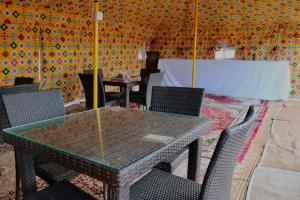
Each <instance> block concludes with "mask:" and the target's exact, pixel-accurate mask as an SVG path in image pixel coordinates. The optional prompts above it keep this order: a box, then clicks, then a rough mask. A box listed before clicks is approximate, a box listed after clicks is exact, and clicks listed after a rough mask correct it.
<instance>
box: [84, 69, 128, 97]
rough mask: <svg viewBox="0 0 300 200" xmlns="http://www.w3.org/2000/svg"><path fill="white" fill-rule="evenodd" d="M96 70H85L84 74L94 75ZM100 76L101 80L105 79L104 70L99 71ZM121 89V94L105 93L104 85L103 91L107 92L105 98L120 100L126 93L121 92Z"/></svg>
mask: <svg viewBox="0 0 300 200" xmlns="http://www.w3.org/2000/svg"><path fill="white" fill-rule="evenodd" d="M93 73H94V70H92V69H88V70H83V74H93ZM98 76H99V78H100V80H103V79H104V75H103V71H102V69H98ZM121 89H122V88H121V87H119V90H120V92H106V91H105V85H103V90H104V92H105V96H106V97H108V98H111V99H120V98H121V97H123V95H124V92H122V91H121Z"/></svg>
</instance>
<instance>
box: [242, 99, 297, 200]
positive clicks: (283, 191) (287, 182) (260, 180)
mask: <svg viewBox="0 0 300 200" xmlns="http://www.w3.org/2000/svg"><path fill="white" fill-rule="evenodd" d="M299 183H300V101H299V100H290V101H289V102H287V103H285V104H284V105H283V107H282V109H281V111H280V112H279V114H278V115H277V116H275V117H274V124H273V129H272V134H271V138H270V140H269V142H268V144H267V145H266V148H265V151H264V153H263V157H262V160H261V162H260V164H259V166H258V167H257V168H256V170H255V172H254V174H253V176H252V179H251V182H250V186H249V190H248V195H247V200H260V199H266V200H269V199H270V200H282V199H285V200H299V199H300V186H299Z"/></svg>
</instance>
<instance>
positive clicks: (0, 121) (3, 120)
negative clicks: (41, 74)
mask: <svg viewBox="0 0 300 200" xmlns="http://www.w3.org/2000/svg"><path fill="white" fill-rule="evenodd" d="M38 90H39V84H26V85H18V86H3V87H0V144H3V132H2V130H3V129H5V128H8V127H9V122H8V119H7V115H6V110H5V106H4V104H3V101H2V98H1V96H2V95H4V94H17V93H23V92H33V91H38Z"/></svg>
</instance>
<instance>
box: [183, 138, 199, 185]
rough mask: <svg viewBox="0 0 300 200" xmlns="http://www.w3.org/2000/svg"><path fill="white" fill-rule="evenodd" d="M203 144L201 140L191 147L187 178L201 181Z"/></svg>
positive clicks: (193, 143)
mask: <svg viewBox="0 0 300 200" xmlns="http://www.w3.org/2000/svg"><path fill="white" fill-rule="evenodd" d="M201 142H202V140H201V139H200V138H199V139H197V140H195V141H194V142H192V143H191V144H190V145H189V159H188V174H187V178H188V179H190V180H193V181H197V182H199V181H200V178H201V177H200V163H201V145H202V144H201Z"/></svg>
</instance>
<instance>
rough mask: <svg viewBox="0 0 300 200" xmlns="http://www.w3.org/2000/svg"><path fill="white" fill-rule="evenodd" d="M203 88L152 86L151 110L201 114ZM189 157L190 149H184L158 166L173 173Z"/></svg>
mask: <svg viewBox="0 0 300 200" xmlns="http://www.w3.org/2000/svg"><path fill="white" fill-rule="evenodd" d="M203 97H204V89H203V88H185V87H159V86H154V87H153V88H152V98H151V106H150V110H151V111H156V112H166V113H174V114H182V115H190V116H200V112H201V106H202V101H203ZM187 158H188V149H187V148H186V149H183V150H182V151H181V152H178V154H176V155H174V156H173V157H171V158H169V159H168V160H166V161H164V162H162V163H159V164H158V165H157V166H156V167H157V168H159V169H162V170H164V171H168V172H170V173H173V171H174V170H175V169H176V168H177V167H178V166H179V165H180V163H181V162H183V161H184V160H186V159H187Z"/></svg>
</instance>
